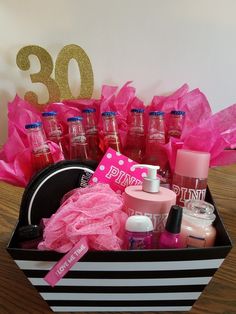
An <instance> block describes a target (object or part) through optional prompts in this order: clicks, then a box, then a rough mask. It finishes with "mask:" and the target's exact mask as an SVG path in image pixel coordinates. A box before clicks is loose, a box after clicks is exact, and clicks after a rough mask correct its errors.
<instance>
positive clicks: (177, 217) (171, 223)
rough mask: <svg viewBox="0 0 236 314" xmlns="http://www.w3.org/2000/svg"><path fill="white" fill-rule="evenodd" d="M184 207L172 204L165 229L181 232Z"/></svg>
mask: <svg viewBox="0 0 236 314" xmlns="http://www.w3.org/2000/svg"><path fill="white" fill-rule="evenodd" d="M182 215H183V208H182V207H180V206H178V205H173V206H171V209H170V212H169V215H168V218H167V222H166V226H165V229H166V231H168V232H170V233H173V234H178V233H180V228H181V222H182Z"/></svg>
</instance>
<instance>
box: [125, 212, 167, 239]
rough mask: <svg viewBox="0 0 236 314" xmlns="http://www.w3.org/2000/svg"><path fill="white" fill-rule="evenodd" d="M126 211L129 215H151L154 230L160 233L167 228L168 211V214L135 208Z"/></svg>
mask: <svg viewBox="0 0 236 314" xmlns="http://www.w3.org/2000/svg"><path fill="white" fill-rule="evenodd" d="M126 212H127V214H128V216H133V215H144V216H147V217H149V218H150V219H151V221H152V224H153V231H154V232H158V233H159V232H162V231H163V230H164V229H165V224H166V219H167V216H168V213H166V214H152V213H150V212H149V213H148V212H145V211H138V210H134V209H133V208H127V209H126Z"/></svg>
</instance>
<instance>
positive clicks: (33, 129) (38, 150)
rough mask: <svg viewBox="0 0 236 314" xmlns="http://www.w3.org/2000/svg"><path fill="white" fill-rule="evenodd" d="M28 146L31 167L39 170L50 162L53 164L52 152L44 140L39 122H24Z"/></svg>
mask: <svg viewBox="0 0 236 314" xmlns="http://www.w3.org/2000/svg"><path fill="white" fill-rule="evenodd" d="M25 128H26V130H27V135H28V141H29V146H30V148H31V156H32V163H33V168H34V170H35V171H39V170H41V169H43V168H45V167H47V166H49V165H50V164H53V158H52V154H51V152H50V149H49V146H48V144H47V141H46V136H45V133H44V131H43V129H42V123H41V122H35V123H31V124H26V125H25Z"/></svg>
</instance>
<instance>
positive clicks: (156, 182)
mask: <svg viewBox="0 0 236 314" xmlns="http://www.w3.org/2000/svg"><path fill="white" fill-rule="evenodd" d="M132 168H134V169H136V168H146V169H147V170H148V174H147V176H146V177H145V178H144V179H143V184H142V187H143V191H144V192H148V193H157V192H159V189H160V179H159V178H158V177H157V170H159V169H160V167H159V166H152V165H145V164H140V165H139V164H138V165H134V166H132Z"/></svg>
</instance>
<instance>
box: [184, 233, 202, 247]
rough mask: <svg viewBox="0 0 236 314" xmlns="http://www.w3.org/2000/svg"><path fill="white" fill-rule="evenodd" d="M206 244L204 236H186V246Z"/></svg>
mask: <svg viewBox="0 0 236 314" xmlns="http://www.w3.org/2000/svg"><path fill="white" fill-rule="evenodd" d="M205 246H206V240H205V239H204V238H200V237H195V236H191V235H189V236H188V237H187V247H194V248H197V247H205Z"/></svg>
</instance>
